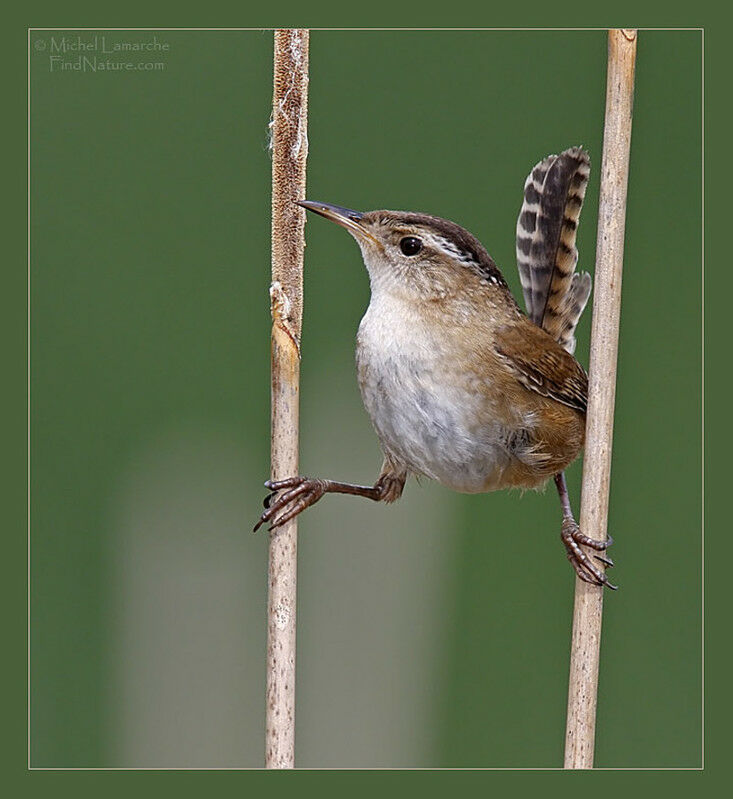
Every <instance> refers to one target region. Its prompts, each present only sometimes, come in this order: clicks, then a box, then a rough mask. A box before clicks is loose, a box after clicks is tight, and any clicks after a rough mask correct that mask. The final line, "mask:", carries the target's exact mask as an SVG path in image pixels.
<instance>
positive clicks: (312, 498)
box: [252, 477, 326, 533]
mask: <svg viewBox="0 0 733 799" xmlns="http://www.w3.org/2000/svg"><path fill="white" fill-rule="evenodd" d="M265 487H266V488H269V489H270V493H269V494H268V495H267V496H266V497H265V499H264V502H263V505H264V507H265V511H264V513H263V514H262V515H261V516H260V518H259V519H258V520H257V524H255V526H254V528H253V530H252V532H253V533H256V532H257V530H259V529H260V527H261V526H262V525H263V524H266V523H268V522H269V527H268V529H269V530H270V531H272V530H274V529H275V528H276V527H279V526H280V525H282V524H285V523H286V522H289V521H290V520H291V519H293V518H295V516H297V515H298V514H299V513H301V512H302V511H304V510H305V509H306V508H308V507H310V506H311V505H314V504H315V503H316V502H318V500H319V499H320V498H321V497H322V496H323V495H324V494H325V492H326V486H325V484H324V482H323V481H322V480H311V479H309V478H307V477H288V478H286V479H285V480H268V481H267V482H266V483H265ZM280 491H283V492H284V493H282V494H280V496H279V497H277V499H275V496H276V495H277V494H278V492H280ZM291 503H293V504H292V507H290V508H288V505H290V504H291Z"/></svg>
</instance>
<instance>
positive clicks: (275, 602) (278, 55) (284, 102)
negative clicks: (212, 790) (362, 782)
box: [265, 29, 308, 768]
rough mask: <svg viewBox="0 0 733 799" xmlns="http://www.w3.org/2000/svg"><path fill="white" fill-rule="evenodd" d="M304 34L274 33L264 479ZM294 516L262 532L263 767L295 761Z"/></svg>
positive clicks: (296, 194)
mask: <svg viewBox="0 0 733 799" xmlns="http://www.w3.org/2000/svg"><path fill="white" fill-rule="evenodd" d="M307 123H308V31H307V30H300V29H296V30H278V31H275V58H274V91H273V106H272V122H271V133H272V286H271V288H270V298H271V311H272V428H271V431H272V433H271V435H272V439H271V464H272V466H271V477H272V479H273V480H281V479H283V478H285V477H291V476H293V475H294V474H297V473H298V399H299V380H300V331H301V322H302V314H303V250H304V247H305V241H304V235H303V234H304V227H305V212H304V211H303V210H302V209H301V208H300V207H299V206H297V205H295V201H296V200H302V199H304V198H305V169H306V157H307V154H308V136H307ZM297 555H298V521H297V518H296V519H293V520H292V521H290V522H287V523H286V524H284V525H283V526H282V527H279V528H278V529H277V530H275V531H273V532H271V533H270V541H269V564H268V601H267V706H266V735H265V766H266V767H267V768H293V767H294V765H295V623H296V587H297Z"/></svg>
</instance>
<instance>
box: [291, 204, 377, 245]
mask: <svg viewBox="0 0 733 799" xmlns="http://www.w3.org/2000/svg"><path fill="white" fill-rule="evenodd" d="M297 204H298V205H300V206H301V207H302V208H305V209H306V210H307V211H313V212H314V213H316V214H318V215H319V216H325V217H326V219H330V220H331V221H332V222H335V223H336V224H337V225H341V227H343V228H346V230H348V231H349V233H351V234H352V235H353V236H355V237H356V238H357V239H360V238H368V239H371V240H372V241H376V239H375V238H374V237H373V236H372V235H371V234H370V233H368V232H367V230H366V229H365V228H364V226H363V225H362V224H361V218H362V216H363V214H361V213H359V211H352V210H351V209H350V208H341V207H340V206H338V205H330V204H329V203H317V202H312V201H311V200H302V201H300V202H298V203H297ZM377 243H378V242H377Z"/></svg>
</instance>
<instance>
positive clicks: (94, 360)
mask: <svg viewBox="0 0 733 799" xmlns="http://www.w3.org/2000/svg"><path fill="white" fill-rule="evenodd" d="M51 35H52V34H51V33H49V32H34V33H32V34H31V163H32V170H31V176H32V180H31V219H32V224H31V252H32V258H31V375H30V377H31V386H30V388H31V431H32V432H31V509H30V510H31V621H32V623H31V764H32V765H33V766H44V767H49V766H50V767H59V766H62V767H63V766H258V765H260V764H261V758H262V740H261V739H262V728H263V722H264V702H263V697H262V694H263V683H264V657H263V651H264V607H265V589H266V584H265V568H266V540H265V537H264V536H261V535H260V536H255V537H253V536H251V535H250V534H249V532H248V531H249V529H250V528H251V523H252V521H253V519H254V518H255V517H256V515H257V513H258V507H259V504H260V501H261V497H262V489H261V481H262V480H263V479H264V477H265V476H266V474H267V471H268V450H269V444H268V418H269V410H268V405H269V390H268V369H269V357H268V349H269V315H268V303H267V298H266V297H267V295H266V292H267V285H268V277H269V166H270V165H269V158H268V154H267V148H266V142H267V137H266V131H267V121H268V116H269V106H270V95H271V55H272V53H271V38H272V37H271V34H270V33H268V32H264V33H260V32H172V31H171V32H161V33H159V34H158V37H159V39H160V40H163V41H167V42H169V43H170V45H171V49H170V51H169V53H167V54H166V55H164V56H163V57H162V58H161V60H163V61H164V62H165V69H164V70H163V71H160V72H149V73H148V72H142V73H138V72H131V73H111V74H102V73H97V74H90V73H78V72H64V73H52V72H50V70H49V63H48V55H49V52H48V50H46V51H42V50H38V49H34V42H35V41H36V39H44V40H45V41H46V42H48V43H50V37H51ZM82 35H83V37H84V38H85V39H88V38H90V37H91V36H92V35H93V34H92V33H91V32H85V33H84V34H82ZM138 38H146V39H149V38H150V34H145V33H135V34H133V33H123V32H115V33H108V34H107V39H108V42H110V43H111V42H112V41H130V40H135V39H138ZM700 55H701V36H700V33H699V32H644V34H643V36H642V38H641V40H640V45H639V66H638V73H637V96H636V103H635V117H634V132H633V144H632V162H631V180H630V194H629V206H628V220H627V248H626V258H625V275H624V296H623V311H622V329H621V346H620V362H619V384H618V394H617V413H616V436H615V442H614V471H613V492H612V502H611V512H610V530H611V532H612V533H613V535H614V537H615V538H616V541H617V544H616V545H615V546H614V553H613V555H614V558H615V560H616V562H617V564H618V565H617V568H616V569H615V575H614V577H615V579H616V581H617V582H619V583H620V584H621V586H622V588H621V590H620V591H619V592H618V593H617V594H614V595H610V596H608V597H607V600H606V613H605V618H604V639H603V650H602V651H603V655H602V657H603V659H602V666H601V677H600V679H601V682H600V704H599V717H598V740H597V752H596V763H597V765H599V766H612V767H613V766H654V767H657V766H685V767H694V766H699V765H700V763H701V746H700V737H701V646H700V641H701V538H700V516H701V500H700V493H701V492H700V467H701V456H700V426H699V419H700V411H701V399H700V378H701V360H700V324H701V283H700V248H701V230H700V206H701V192H700V168H701V160H700V149H701V137H700V132H701V126H700V110H701V92H700V85H701V72H700ZM605 57H606V52H605V33H604V32H602V31H595V32H593V31H591V32H577V31H576V32H526V31H525V32H487V31H471V32H467V31H466V32H448V31H442V32H438V31H432V32H428V31H423V32H418V31H402V32H373V31H370V32H367V31H364V32H355V31H354V32H346V31H328V32H325V31H324V32H318V31H316V32H314V33H313V34H312V38H311V94H310V128H309V137H310V157H309V176H308V180H309V190H308V194H309V196H310V197H311V198H313V199H321V200H325V201H329V202H334V203H338V204H341V205H346V206H350V207H354V208H358V209H363V210H366V209H370V208H375V207H391V208H403V209H409V210H423V211H428V212H432V213H436V214H439V215H442V216H446V217H449V218H451V219H454V220H456V221H458V222H460V223H461V224H463V225H464V226H465V227H467V228H469V229H470V230H472V231H473V232H474V233H476V234H477V235H478V236H479V237H480V238H481V239H482V240H483V241H484V243H485V244H486V245H487V247H488V249H489V251H490V252H491V254H492V255H493V256H494V258H495V260H496V261H497V263H498V264H499V265H500V266H501V267H502V268H503V269H504V272H505V274H506V277H507V279H508V280H509V282H510V284H511V286H512V288H513V289H514V290H515V293H517V294H518V279H517V276H516V271H515V267H514V240H513V239H514V237H513V229H514V224H515V221H516V214H517V211H518V207H519V203H520V200H521V186H522V183H523V180H524V177H525V175H526V173H527V171H528V170H529V168H530V167H531V166H532V164H534V162H535V161H536V160H538V159H539V158H540V157H542V156H544V155H546V154H547V153H549V152H556V151H558V150H559V149H562V148H564V147H566V146H569V145H571V144H578V143H582V144H584V145H585V146H586V148H587V149H588V150H589V152H590V154H591V158H592V160H593V164H594V171H593V175H592V179H591V187H590V190H589V194H588V198H587V201H586V206H585V210H584V222H583V224H582V225H581V229H580V235H579V247H580V251H581V266H582V267H583V268H586V269H592V261H593V253H594V251H595V238H594V226H595V225H594V222H595V217H596V214H597V195H598V172H599V169H598V167H599V161H600V150H601V138H602V122H603V98H604V86H605ZM307 239H308V249H307V253H306V286H305V290H306V315H305V322H304V342H303V357H304V360H303V382H302V389H303V405H302V468H303V471H305V472H311V473H314V474H320V475H324V476H333V477H337V478H339V479H349V480H355V481H371V480H372V479H373V478H374V477H375V476H376V473H377V470H378V468H379V465H380V459H379V453H378V449H377V445H376V439H375V436H374V434H373V433H372V431H371V429H370V426H369V422H368V420H367V418H366V414H365V412H364V411H363V409H362V407H361V403H360V399H359V395H358V390H357V387H356V381H355V376H354V367H353V338H354V332H355V329H356V326H357V324H358V320H359V318H360V314H361V313H362V312H363V310H364V308H365V306H366V303H367V301H368V283H367V280H366V276H365V273H364V270H363V268H362V266H361V263H360V258H359V255H358V251H357V249H356V247H355V246H354V244H353V242H352V241H351V240H350V238H349V237H348V236H346V235H344V234H343V233H342V231H339V230H337V229H335V228H334V227H332V226H329V225H327V224H326V223H325V222H323V221H321V220H313V221H312V222H311V223H310V224H309V225H308V227H307ZM588 331H589V316H588V318H585V319H584V320H583V322H581V327H580V341H579V347H578V353H577V354H578V357H579V359H580V360H581V362H584V363H587V338H588ZM579 476H580V464H576V465H575V466H574V467H573V468H572V469H571V471H570V475H569V479H570V485H571V492H572V494H573V497H574V500H575V504H576V505H577V502H578V500H577V497H578V493H579ZM301 531H302V535H301V547H300V574H299V579H300V582H299V603H300V604H299V629H298V635H299V650H298V658H299V662H298V680H299V685H298V720H297V723H298V764H299V765H301V766H535V767H536V766H543V767H548V766H550V767H551V766H557V765H560V763H561V760H562V747H563V731H564V712H565V702H566V689H567V665H568V645H569V633H570V629H569V627H570V614H571V607H572V588H573V580H572V573H571V571H570V569H569V566H568V564H567V563H566V561H565V560H564V557H563V551H562V547H561V545H560V542H559V540H558V533H559V513H558V507H557V500H556V498H555V496H554V495H553V492H552V491H550V490H548V491H547V492H546V493H545V494H534V493H528V494H526V495H524V496H520V495H519V494H518V493H511V494H509V493H506V494H492V495H485V496H476V497H467V496H461V495H457V494H452V493H450V492H448V491H446V490H444V489H442V488H440V487H438V486H436V485H432V484H429V483H423V484H422V485H417V484H415V483H414V482H412V483H411V484H410V485H409V486H408V488H407V490H406V493H405V497H404V499H403V500H402V501H401V502H400V503H398V505H396V506H394V507H392V508H384V507H379V506H372V505H371V504H369V505H367V503H359V502H358V501H356V500H349V499H347V498H329V499H328V500H326V501H324V502H323V503H322V504H321V505H319V506H318V508H316V509H314V510H312V511H310V512H309V513H308V514H307V515H306V516H304V517H303V519H302V523H301Z"/></svg>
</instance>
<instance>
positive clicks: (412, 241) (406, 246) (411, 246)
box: [400, 236, 422, 255]
mask: <svg viewBox="0 0 733 799" xmlns="http://www.w3.org/2000/svg"><path fill="white" fill-rule="evenodd" d="M400 249H401V250H402V253H403V254H404V255H417V254H418V253H419V252H420V250H422V241H420V239H418V238H415V236H405V238H404V239H401V240H400Z"/></svg>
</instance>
